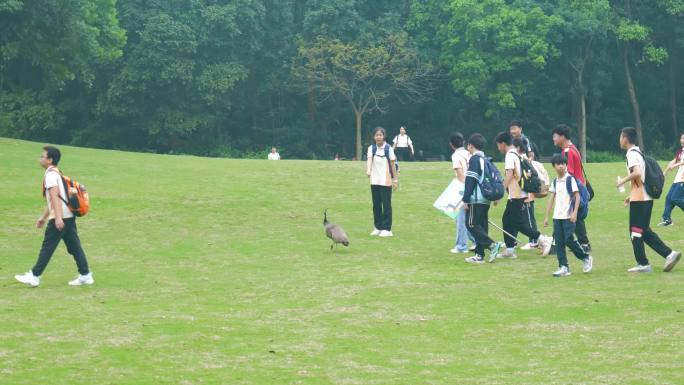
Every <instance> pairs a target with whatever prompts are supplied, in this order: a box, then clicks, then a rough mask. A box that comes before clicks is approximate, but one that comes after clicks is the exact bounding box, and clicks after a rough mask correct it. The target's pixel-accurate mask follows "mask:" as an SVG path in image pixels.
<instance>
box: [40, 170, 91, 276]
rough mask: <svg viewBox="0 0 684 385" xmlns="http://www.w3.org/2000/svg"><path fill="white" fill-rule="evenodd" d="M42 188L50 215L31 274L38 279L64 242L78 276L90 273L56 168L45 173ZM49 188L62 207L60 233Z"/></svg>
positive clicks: (74, 219) (74, 220)
mask: <svg viewBox="0 0 684 385" xmlns="http://www.w3.org/2000/svg"><path fill="white" fill-rule="evenodd" d="M43 187H44V191H45V198H46V200H47V205H48V209H49V212H50V213H49V217H48V223H47V225H46V227H45V236H44V238H43V244H42V247H41V249H40V253H39V254H38V260H37V261H36V264H35V266H33V268H32V269H31V271H32V272H33V275H34V276H36V277H40V276H41V275H42V274H43V271H44V270H45V268H46V267H47V265H48V262H50V259H51V258H52V255H53V254H54V252H55V249H57V246H58V245H59V242H60V241H61V240H64V244H65V245H66V247H67V251H68V252H69V254H71V255H72V256H73V257H74V261H75V262H76V266H77V267H78V272H79V274H81V275H87V274H88V273H89V272H90V271H89V269H88V260H87V259H86V255H85V252H84V251H83V247H81V240H80V238H79V237H78V229H77V228H76V218H75V217H74V214H72V213H71V210H69V208H68V207H67V205H66V203H64V202H65V201H66V200H67V194H66V191H65V190H64V183H62V177H61V175H60V174H59V171H58V169H57V168H56V167H49V168H48V169H47V170H46V171H45V177H44V179H43ZM51 188H57V189H58V196H59V198H58V199H59V204H61V205H62V220H63V221H64V228H63V229H62V230H61V231H60V230H58V229H57V226H55V212H54V209H53V207H52V205H51V204H50V192H49V190H50V189H51Z"/></svg>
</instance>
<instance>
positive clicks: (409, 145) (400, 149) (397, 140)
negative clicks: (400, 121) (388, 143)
mask: <svg viewBox="0 0 684 385" xmlns="http://www.w3.org/2000/svg"><path fill="white" fill-rule="evenodd" d="M392 149H393V150H394V152H395V154H396V155H397V160H399V161H402V162H404V161H408V160H411V159H413V158H414V156H415V152H414V151H413V141H412V140H411V137H410V136H408V135H406V128H405V127H403V126H402V127H401V128H399V135H397V136H395V137H394V140H393V141H392Z"/></svg>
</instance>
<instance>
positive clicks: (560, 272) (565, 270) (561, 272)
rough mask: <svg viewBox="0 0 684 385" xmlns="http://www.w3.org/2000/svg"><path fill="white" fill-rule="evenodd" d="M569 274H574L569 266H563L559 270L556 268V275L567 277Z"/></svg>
mask: <svg viewBox="0 0 684 385" xmlns="http://www.w3.org/2000/svg"><path fill="white" fill-rule="evenodd" d="M569 275H572V273H571V272H570V269H568V267H567V266H561V267H560V268H559V269H558V270H556V272H555V273H553V276H554V277H567V276H569Z"/></svg>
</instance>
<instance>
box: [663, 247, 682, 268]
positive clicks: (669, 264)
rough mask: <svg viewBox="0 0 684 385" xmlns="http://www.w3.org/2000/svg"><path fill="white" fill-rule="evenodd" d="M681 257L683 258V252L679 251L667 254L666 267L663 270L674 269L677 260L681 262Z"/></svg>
mask: <svg viewBox="0 0 684 385" xmlns="http://www.w3.org/2000/svg"><path fill="white" fill-rule="evenodd" d="M680 258H682V253H680V252H679V251H673V252H671V253H670V255H668V256H667V259H665V267H664V268H663V271H664V272H666V273H667V272H669V271H672V269H674V267H675V265H676V264H677V262H679V259H680Z"/></svg>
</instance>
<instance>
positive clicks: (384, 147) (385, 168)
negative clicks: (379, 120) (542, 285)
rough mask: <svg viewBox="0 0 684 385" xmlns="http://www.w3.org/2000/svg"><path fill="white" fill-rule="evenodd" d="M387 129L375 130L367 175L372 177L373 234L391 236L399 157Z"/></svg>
mask: <svg viewBox="0 0 684 385" xmlns="http://www.w3.org/2000/svg"><path fill="white" fill-rule="evenodd" d="M386 135H387V134H386V133H385V129H384V128H382V127H376V128H375V130H373V139H374V141H375V143H373V144H372V145H370V146H368V153H367V159H368V160H367V161H366V175H368V178H369V179H370V184H371V196H372V198H373V224H374V226H375V227H374V229H373V232H371V235H373V236H375V235H378V236H381V237H391V236H392V235H393V234H392V190H396V189H397V187H398V186H399V175H398V173H397V168H396V164H395V162H396V160H397V157H396V156H395V155H394V150H393V149H392V146H390V145H389V144H388V143H387V142H386V141H385V138H386Z"/></svg>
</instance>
